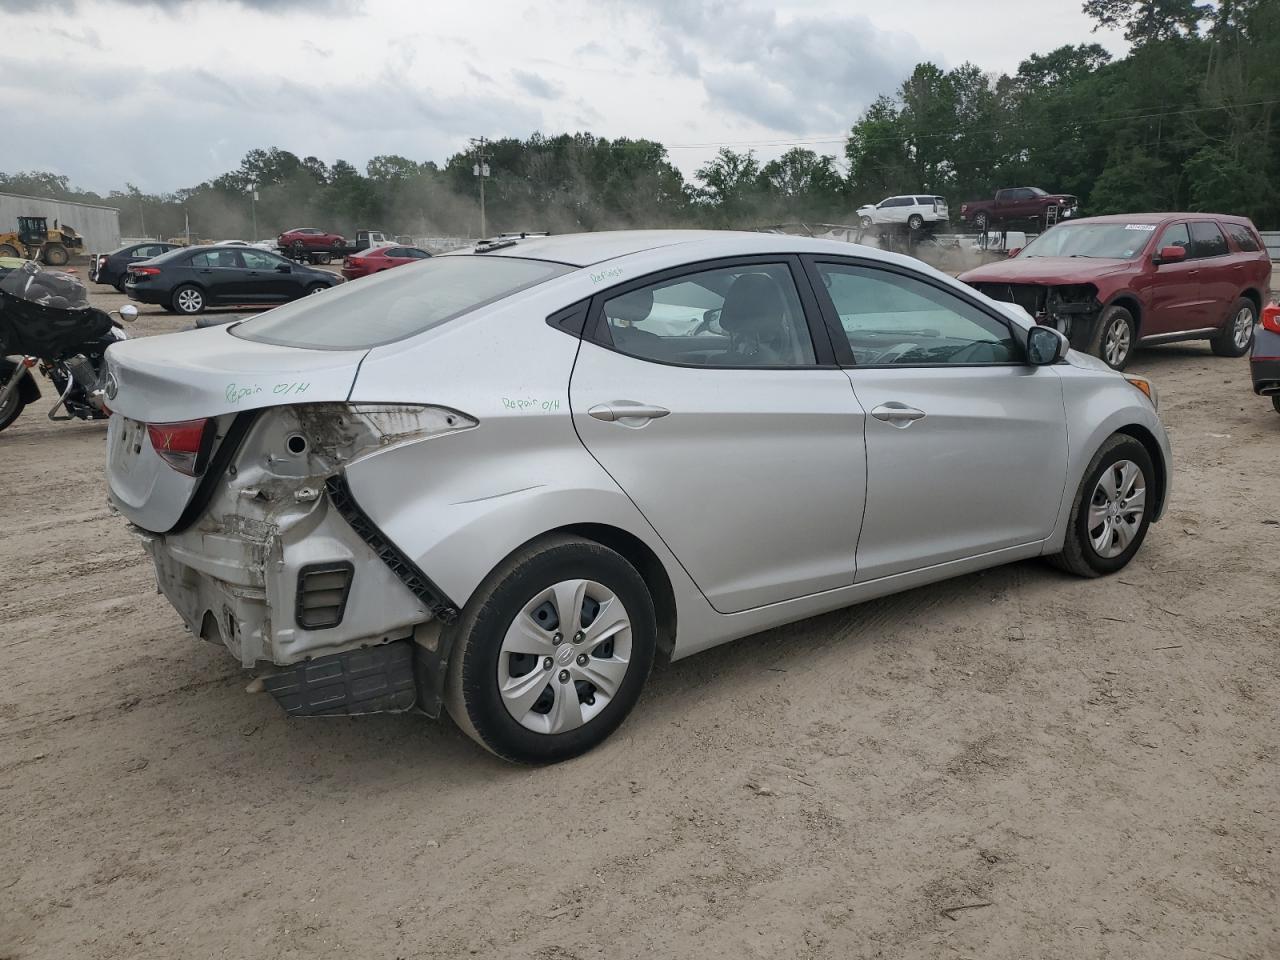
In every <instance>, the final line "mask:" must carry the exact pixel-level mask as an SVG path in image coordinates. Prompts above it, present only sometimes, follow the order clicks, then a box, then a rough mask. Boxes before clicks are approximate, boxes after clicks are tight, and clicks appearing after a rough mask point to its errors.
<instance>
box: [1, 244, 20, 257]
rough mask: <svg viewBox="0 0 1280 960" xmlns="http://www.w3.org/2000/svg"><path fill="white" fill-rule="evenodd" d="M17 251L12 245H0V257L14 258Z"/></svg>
mask: <svg viewBox="0 0 1280 960" xmlns="http://www.w3.org/2000/svg"><path fill="white" fill-rule="evenodd" d="M17 255H18V250H17V248H16V247H14V246H13V245H12V244H9V243H0V257H16V256H17Z"/></svg>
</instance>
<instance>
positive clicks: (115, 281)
mask: <svg viewBox="0 0 1280 960" xmlns="http://www.w3.org/2000/svg"><path fill="white" fill-rule="evenodd" d="M175 249H177V246H176V245H175V244H172V243H160V242H159V241H158V240H147V241H145V242H143V243H126V244H125V245H124V246H123V247H120V248H118V249H116V250H112V251H111V252H110V253H99V254H97V255H96V256H95V257H94V258H93V260H91V261H90V263H89V279H90V280H92V281H93V282H94V283H105V284H107V285H108V286H111V287H115V288H116V289H117V290H119V291H120V292H121V293H124V284H125V281H126V280H128V279H129V264H131V263H141V262H142V261H143V260H150V259H151V258H152V257H158V256H160V254H162V253H168V252H169V251H170V250H175Z"/></svg>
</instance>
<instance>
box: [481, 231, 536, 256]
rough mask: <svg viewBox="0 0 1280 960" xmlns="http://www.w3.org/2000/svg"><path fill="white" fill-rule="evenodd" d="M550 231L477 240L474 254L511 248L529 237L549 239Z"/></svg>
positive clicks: (501, 235) (523, 232)
mask: <svg viewBox="0 0 1280 960" xmlns="http://www.w3.org/2000/svg"><path fill="white" fill-rule="evenodd" d="M549 236H551V233H550V231H547V230H522V231H520V232H519V233H500V234H498V235H497V236H496V237H489V238H487V239H485V240H477V241H476V245H475V252H476V253H488V252H489V251H490V250H501V249H502V248H503V247H513V246H515V245H516V243H518V242H519V241H521V240H525V239H527V238H529V237H549Z"/></svg>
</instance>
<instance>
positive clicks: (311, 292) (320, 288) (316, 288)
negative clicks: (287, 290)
mask: <svg viewBox="0 0 1280 960" xmlns="http://www.w3.org/2000/svg"><path fill="white" fill-rule="evenodd" d="M328 289H329V288H328V287H326V286H325V285H324V284H323V283H313V284H312V285H311V286H309V287H307V296H308V297H314V296H315V295H316V294H317V293H324V292H325V291H326V290H328Z"/></svg>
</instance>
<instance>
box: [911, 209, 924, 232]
mask: <svg viewBox="0 0 1280 960" xmlns="http://www.w3.org/2000/svg"><path fill="white" fill-rule="evenodd" d="M907 226H908V227H910V228H911V229H912V230H919V229H920V228H921V227H923V226H924V217H922V216H920V214H918V213H913V214H912V215H911V216H909V217H908V218H907Z"/></svg>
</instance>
